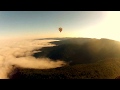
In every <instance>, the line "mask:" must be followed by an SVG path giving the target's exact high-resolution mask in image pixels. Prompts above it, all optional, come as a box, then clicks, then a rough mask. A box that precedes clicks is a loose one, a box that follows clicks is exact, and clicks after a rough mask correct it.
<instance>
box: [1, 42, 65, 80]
mask: <svg viewBox="0 0 120 90" xmlns="http://www.w3.org/2000/svg"><path fill="white" fill-rule="evenodd" d="M51 41H55V40H5V41H4V40H0V79H7V78H8V77H7V76H8V73H9V72H11V70H12V69H13V67H12V65H16V66H19V67H23V68H35V69H49V68H56V67H61V66H63V65H65V62H63V61H61V60H57V61H52V60H50V59H48V58H38V59H36V58H35V57H33V56H32V54H33V53H35V52H37V50H38V49H40V48H42V47H51V46H54V44H51V43H49V42H51Z"/></svg>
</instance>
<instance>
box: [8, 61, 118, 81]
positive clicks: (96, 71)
mask: <svg viewBox="0 0 120 90" xmlns="http://www.w3.org/2000/svg"><path fill="white" fill-rule="evenodd" d="M12 73H13V74H12V75H11V76H9V77H10V78H11V79H115V77H116V76H119V75H120V59H107V60H104V61H100V62H99V63H94V64H77V65H73V66H65V67H60V68H55V69H43V70H40V69H23V68H16V69H15V70H14V71H13V72H12Z"/></svg>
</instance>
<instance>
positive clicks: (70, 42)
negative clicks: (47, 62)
mask: <svg viewBox="0 0 120 90" xmlns="http://www.w3.org/2000/svg"><path fill="white" fill-rule="evenodd" d="M51 43H53V44H56V45H57V46H54V47H45V48H42V49H41V51H42V52H38V53H35V54H34V55H33V56H35V57H36V58H39V57H48V58H50V59H53V60H57V59H60V60H64V61H67V62H70V64H71V65H73V64H86V63H93V62H97V61H100V60H102V59H106V58H119V57H120V42H117V41H114V40H109V39H90V38H73V39H67V40H62V41H55V42H51Z"/></svg>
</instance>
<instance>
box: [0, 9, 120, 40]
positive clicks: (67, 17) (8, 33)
mask: <svg viewBox="0 0 120 90" xmlns="http://www.w3.org/2000/svg"><path fill="white" fill-rule="evenodd" d="M119 15H120V12H119V11H0V39H15V38H22V39H25V38H49V37H50V38H51V37H89V38H109V39H114V40H119V41H120V37H119V30H120V26H119V23H120V17H119ZM59 27H62V28H63V31H62V32H61V33H60V32H59V31H58V28H59Z"/></svg>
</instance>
